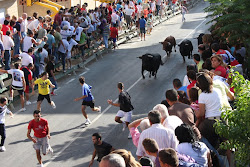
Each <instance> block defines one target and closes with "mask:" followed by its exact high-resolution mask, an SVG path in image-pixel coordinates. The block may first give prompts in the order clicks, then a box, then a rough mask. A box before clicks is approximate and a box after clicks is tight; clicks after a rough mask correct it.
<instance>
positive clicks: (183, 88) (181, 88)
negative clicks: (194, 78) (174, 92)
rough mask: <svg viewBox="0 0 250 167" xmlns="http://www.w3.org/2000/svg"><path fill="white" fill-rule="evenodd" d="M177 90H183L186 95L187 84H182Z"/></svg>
mask: <svg viewBox="0 0 250 167" xmlns="http://www.w3.org/2000/svg"><path fill="white" fill-rule="evenodd" d="M178 90H179V91H184V92H185V93H186V95H187V86H182V87H180V88H179V89H178Z"/></svg>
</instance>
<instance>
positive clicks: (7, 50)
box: [3, 31, 14, 70]
mask: <svg viewBox="0 0 250 167" xmlns="http://www.w3.org/2000/svg"><path fill="white" fill-rule="evenodd" d="M10 34H11V33H10V31H7V32H6V35H4V36H3V47H4V49H5V50H4V64H5V67H4V69H5V70H9V69H10V62H11V55H10V51H11V47H13V46H14V41H13V40H12V39H11V37H10Z"/></svg>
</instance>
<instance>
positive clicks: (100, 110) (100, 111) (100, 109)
mask: <svg viewBox="0 0 250 167" xmlns="http://www.w3.org/2000/svg"><path fill="white" fill-rule="evenodd" d="M97 108H98V109H99V110H98V113H100V114H101V113H102V107H101V106H98V107H97Z"/></svg>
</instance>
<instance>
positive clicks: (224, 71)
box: [214, 66, 228, 78]
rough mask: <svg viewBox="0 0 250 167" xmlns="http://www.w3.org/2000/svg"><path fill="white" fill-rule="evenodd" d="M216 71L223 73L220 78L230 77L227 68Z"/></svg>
mask: <svg viewBox="0 0 250 167" xmlns="http://www.w3.org/2000/svg"><path fill="white" fill-rule="evenodd" d="M214 71H220V72H221V74H220V76H221V77H223V78H227V77H228V74H227V69H226V68H225V67H222V66H219V67H217V68H216V69H215V70H214Z"/></svg>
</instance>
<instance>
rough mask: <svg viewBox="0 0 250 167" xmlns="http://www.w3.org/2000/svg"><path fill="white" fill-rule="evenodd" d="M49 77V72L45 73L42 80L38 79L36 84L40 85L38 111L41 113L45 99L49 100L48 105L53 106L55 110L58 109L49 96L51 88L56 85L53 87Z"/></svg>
mask: <svg viewBox="0 0 250 167" xmlns="http://www.w3.org/2000/svg"><path fill="white" fill-rule="evenodd" d="M48 77H49V75H48V73H47V72H43V73H42V74H41V78H38V79H37V80H35V82H34V84H35V85H36V84H38V93H39V95H38V98H37V110H39V111H41V104H42V102H43V99H44V98H45V99H47V101H48V103H49V104H50V105H51V106H52V108H53V109H55V108H56V105H55V103H54V102H53V101H51V99H50V94H49V91H50V90H49V86H50V87H52V88H54V87H55V85H53V84H52V83H51V82H50V80H49V79H48Z"/></svg>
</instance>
